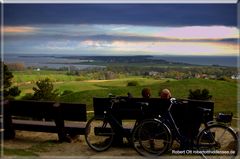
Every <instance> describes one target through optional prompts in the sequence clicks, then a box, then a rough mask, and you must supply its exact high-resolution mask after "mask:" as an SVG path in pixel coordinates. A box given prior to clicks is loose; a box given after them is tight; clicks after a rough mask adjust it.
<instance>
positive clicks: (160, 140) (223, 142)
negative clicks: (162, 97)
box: [132, 99, 238, 157]
mask: <svg viewBox="0 0 240 159" xmlns="http://www.w3.org/2000/svg"><path fill="white" fill-rule="evenodd" d="M178 102H181V101H177V100H175V99H171V104H170V106H169V108H168V111H167V113H166V115H165V116H164V117H162V116H158V117H157V118H154V119H146V120H143V121H142V122H141V123H140V124H139V125H138V126H137V127H136V128H135V129H134V131H133V133H132V143H133V146H134V148H135V150H136V151H137V152H138V153H139V154H141V155H143V156H158V155H162V154H164V153H166V152H167V151H169V150H171V148H172V144H173V141H174V140H176V141H177V142H179V143H180V145H183V151H178V152H179V153H181V152H182V153H183V154H186V153H188V154H197V155H198V154H199V155H202V156H203V157H205V156H206V155H211V156H216V155H225V156H236V155H237V153H238V137H237V135H236V133H235V131H234V130H233V129H232V128H231V127H230V126H229V125H227V124H225V123H224V122H227V121H226V120H223V122H217V121H212V122H204V128H203V129H202V130H201V131H200V132H199V134H198V135H197V137H196V139H195V140H194V142H193V143H189V141H190V140H189V139H188V138H187V137H186V136H184V135H182V134H181V133H180V131H179V129H178V127H177V125H176V123H175V121H174V119H173V117H172V114H171V108H172V107H173V106H174V105H177V104H178ZM199 109H200V110H201V111H202V113H203V116H206V115H207V114H208V113H209V112H210V111H211V110H210V109H206V108H201V107H200V108H199ZM203 118H204V117H203ZM190 144H193V145H192V146H193V147H195V148H194V149H192V150H191V151H188V152H186V151H184V150H186V149H187V147H188V146H189V145H190ZM187 150H188V149H187Z"/></svg>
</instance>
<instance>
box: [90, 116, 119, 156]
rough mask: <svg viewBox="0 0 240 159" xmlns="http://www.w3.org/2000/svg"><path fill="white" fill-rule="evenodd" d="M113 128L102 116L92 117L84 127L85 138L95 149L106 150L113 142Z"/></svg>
mask: <svg viewBox="0 0 240 159" xmlns="http://www.w3.org/2000/svg"><path fill="white" fill-rule="evenodd" d="M113 135H114V132H113V129H112V127H111V125H110V124H109V122H108V121H107V120H106V119H105V118H104V117H93V118H92V119H90V120H89V121H88V123H87V125H86V128H85V140H86V142H87V144H88V146H89V147H91V148H92V149H93V150H95V151H105V150H107V149H108V148H109V147H110V146H111V144H112V142H113Z"/></svg>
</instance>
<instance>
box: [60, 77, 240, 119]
mask: <svg viewBox="0 0 240 159" xmlns="http://www.w3.org/2000/svg"><path fill="white" fill-rule="evenodd" d="M134 80H136V81H139V83H140V85H139V86H132V87H126V84H127V81H129V79H126V80H124V79H122V80H111V81H103V82H98V81H95V82H87V83H88V86H91V87H89V88H90V89H89V90H88V89H86V88H85V89H83V90H79V89H81V88H79V87H83V85H84V82H78V83H77V82H73V83H68V87H67V88H71V85H72V88H73V87H74V88H75V89H78V91H76V92H74V93H72V94H70V95H66V96H64V97H62V98H61V101H64V102H80V103H86V104H87V106H88V110H92V98H93V97H107V96H108V94H109V93H112V94H114V95H121V96H123V95H126V94H127V93H128V92H130V93H131V94H132V95H133V96H134V97H140V96H141V90H142V88H144V87H149V88H150V89H151V90H152V97H158V92H159V90H161V89H163V88H169V89H170V90H171V92H172V95H173V96H174V97H175V98H187V97H188V92H189V89H193V90H194V89H198V88H200V89H203V88H207V89H208V90H209V91H210V94H211V95H212V96H213V99H212V100H213V101H214V103H215V112H219V111H232V112H234V115H235V116H236V115H237V84H236V83H232V82H226V81H219V80H207V79H187V80H178V81H175V80H174V81H170V80H165V81H164V80H149V82H148V80H146V79H141V78H135V79H134ZM63 85H64V84H61V86H60V85H56V87H57V88H61V87H63ZM238 116H239V115H238Z"/></svg>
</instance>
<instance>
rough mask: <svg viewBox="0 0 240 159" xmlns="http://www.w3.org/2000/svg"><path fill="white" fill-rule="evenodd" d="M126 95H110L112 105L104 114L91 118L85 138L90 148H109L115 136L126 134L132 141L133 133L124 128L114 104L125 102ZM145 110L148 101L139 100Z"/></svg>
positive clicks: (99, 149) (102, 149)
mask: <svg viewBox="0 0 240 159" xmlns="http://www.w3.org/2000/svg"><path fill="white" fill-rule="evenodd" d="M125 98H126V97H114V96H111V97H110V103H111V104H110V106H109V107H108V108H107V110H106V111H104V115H103V116H94V117H93V118H91V119H90V120H89V121H88V122H87V125H86V128H85V140H86V142H87V144H88V146H89V147H90V148H92V149H93V150H95V151H98V152H101V151H105V150H107V149H109V148H110V147H111V145H112V143H113V140H114V136H118V135H121V136H124V137H126V138H127V140H128V141H129V142H131V139H130V137H131V133H132V131H131V130H130V131H128V130H126V129H124V128H123V126H122V124H121V123H120V122H119V120H118V119H117V118H116V117H115V116H114V113H113V110H114V106H115V105H116V104H118V103H119V102H125V101H126V99H125ZM136 104H138V105H139V107H140V108H141V112H143V107H145V106H146V105H147V104H148V103H145V102H138V103H136ZM137 123H138V122H137V120H136V122H135V124H134V127H133V129H134V128H135V127H136V125H137Z"/></svg>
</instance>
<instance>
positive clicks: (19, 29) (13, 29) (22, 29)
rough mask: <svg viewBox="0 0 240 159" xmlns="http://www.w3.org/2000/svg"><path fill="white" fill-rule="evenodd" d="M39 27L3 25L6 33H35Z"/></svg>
mask: <svg viewBox="0 0 240 159" xmlns="http://www.w3.org/2000/svg"><path fill="white" fill-rule="evenodd" d="M37 30H38V29H37V28H34V27H28V26H5V27H3V32H4V33H33V32H36V31H37Z"/></svg>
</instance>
